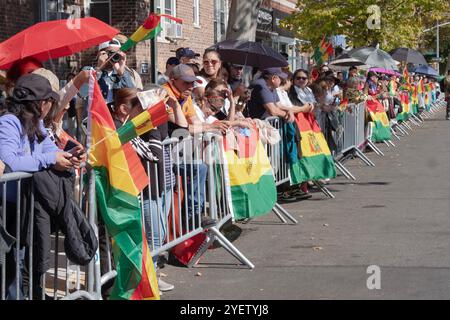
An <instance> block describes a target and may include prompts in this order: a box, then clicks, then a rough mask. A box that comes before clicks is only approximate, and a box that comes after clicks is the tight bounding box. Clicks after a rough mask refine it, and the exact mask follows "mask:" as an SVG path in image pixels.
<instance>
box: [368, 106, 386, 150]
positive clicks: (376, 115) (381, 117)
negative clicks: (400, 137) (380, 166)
mask: <svg viewBox="0 0 450 320" xmlns="http://www.w3.org/2000/svg"><path fill="white" fill-rule="evenodd" d="M366 108H367V111H369V115H370V118H371V119H372V122H371V126H372V141H374V142H382V141H385V140H391V138H392V134H391V126H390V125H389V119H388V117H387V114H386V111H385V110H384V107H383V105H382V104H381V103H380V101H378V100H367V101H366Z"/></svg>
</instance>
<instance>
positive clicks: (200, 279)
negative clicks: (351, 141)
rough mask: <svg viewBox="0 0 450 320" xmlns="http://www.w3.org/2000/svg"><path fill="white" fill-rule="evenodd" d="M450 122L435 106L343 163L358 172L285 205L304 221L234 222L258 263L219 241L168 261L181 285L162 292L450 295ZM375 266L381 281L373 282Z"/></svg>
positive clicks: (182, 295) (242, 246) (186, 295)
mask: <svg viewBox="0 0 450 320" xmlns="http://www.w3.org/2000/svg"><path fill="white" fill-rule="evenodd" d="M449 137H450V122H449V121H445V120H444V112H442V111H441V112H439V113H438V114H437V115H435V116H434V117H433V119H431V120H426V121H425V123H424V124H423V125H422V127H420V128H417V129H415V130H414V132H413V133H412V134H411V135H410V136H408V137H405V138H402V141H394V143H395V144H396V145H397V148H395V149H393V148H389V149H388V148H387V147H386V146H385V145H380V148H381V149H382V150H383V152H384V153H385V155H386V156H385V157H384V158H383V157H380V156H377V155H376V154H374V153H369V154H367V155H368V156H369V158H370V159H371V160H372V161H374V162H375V164H376V167H375V168H371V167H366V166H365V165H364V164H363V163H362V162H361V161H359V160H358V159H354V160H351V161H349V162H348V163H347V164H346V166H347V168H348V169H349V170H350V171H351V172H352V173H353V174H354V175H355V176H356V178H357V181H349V180H345V178H344V177H339V178H338V179H336V180H334V181H332V183H331V185H329V188H330V190H331V191H332V192H333V193H334V194H335V196H336V199H334V200H327V199H326V198H325V196H324V195H323V194H321V193H315V194H314V196H313V198H312V199H311V200H308V201H302V202H298V203H294V204H288V205H283V206H284V207H285V208H286V209H287V210H288V211H289V212H290V213H292V214H293V215H294V216H295V217H296V218H298V220H299V224H298V225H282V224H280V223H279V222H278V220H277V218H276V216H275V215H274V214H270V215H268V216H266V217H263V218H259V219H257V220H256V221H253V222H251V223H249V224H238V226H239V227H240V228H241V229H242V234H241V236H240V237H239V239H238V240H236V241H235V242H234V244H235V245H236V246H237V248H238V249H239V250H241V252H242V253H244V254H245V255H246V257H247V258H248V259H250V260H251V261H252V262H253V263H254V264H255V266H256V268H255V269H254V270H252V271H250V270H248V269H246V268H245V267H243V266H239V265H236V260H235V259H234V258H233V257H232V256H230V255H228V254H227V253H226V251H225V250H223V249H220V248H219V249H215V250H209V251H208V252H207V253H206V255H205V256H204V258H203V259H202V260H201V263H200V265H199V266H198V267H196V268H193V269H185V268H179V267H173V266H166V267H165V268H164V269H162V270H161V272H162V273H164V274H166V275H167V276H168V277H165V278H164V280H165V281H167V282H170V283H173V284H174V285H175V290H173V291H172V292H165V293H164V294H163V296H162V299H168V300H169V299H198V300H202V299H394V298H396V299H448V298H449V297H450V277H448V274H449V271H450V218H449V212H450V197H449V190H450V179H449V176H450V143H449ZM369 265H378V266H379V267H380V268H381V290H368V289H367V286H366V281H367V278H368V277H369V276H370V274H367V273H366V270H367V267H368V266H369Z"/></svg>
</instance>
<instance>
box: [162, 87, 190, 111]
mask: <svg viewBox="0 0 450 320" xmlns="http://www.w3.org/2000/svg"><path fill="white" fill-rule="evenodd" d="M162 86H163V88H164V89H166V90H167V92H168V93H169V95H170V96H172V97H174V98H175V99H177V100H178V102H179V103H180V105H181V110H182V111H183V113H184V116H185V117H186V118H187V119H189V118H191V117H193V116H196V115H197V113H196V112H195V108H194V103H193V102H192V97H191V96H189V97H188V98H187V99H183V98H182V97H181V93H180V92H179V91H178V90H177V89H176V88H175V87H174V86H172V85H171V84H170V82H167V83H165V84H163V85H162ZM169 113H171V114H172V113H173V110H172V109H169Z"/></svg>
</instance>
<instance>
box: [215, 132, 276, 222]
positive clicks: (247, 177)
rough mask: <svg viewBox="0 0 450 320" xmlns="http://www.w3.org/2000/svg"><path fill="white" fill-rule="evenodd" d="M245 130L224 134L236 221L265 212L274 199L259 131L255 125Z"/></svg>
mask: <svg viewBox="0 0 450 320" xmlns="http://www.w3.org/2000/svg"><path fill="white" fill-rule="evenodd" d="M247 133H248V135H244V134H242V133H239V132H237V133H236V135H227V136H225V139H224V143H223V145H224V151H225V159H224V161H225V165H226V166H227V168H228V175H229V180H230V181H229V183H230V187H231V199H232V203H233V211H234V218H235V219H236V220H241V219H245V218H253V217H257V216H261V215H264V214H267V213H269V212H270V211H272V208H273V207H274V206H275V203H276V200H277V191H276V187H275V178H274V176H273V170H272V166H271V164H270V161H269V158H268V157H267V154H266V150H265V148H264V146H263V144H262V143H261V140H260V138H259V131H258V129H257V128H256V127H254V128H252V129H250V130H249V131H248V132H247ZM233 137H236V141H235V140H233V139H234V138H233Z"/></svg>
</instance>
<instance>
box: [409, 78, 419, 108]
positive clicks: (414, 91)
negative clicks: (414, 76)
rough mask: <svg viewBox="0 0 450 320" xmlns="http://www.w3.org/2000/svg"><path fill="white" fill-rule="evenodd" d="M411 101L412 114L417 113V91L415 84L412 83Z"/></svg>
mask: <svg viewBox="0 0 450 320" xmlns="http://www.w3.org/2000/svg"><path fill="white" fill-rule="evenodd" d="M411 89H412V90H411V103H412V111H413V113H414V114H418V113H419V93H418V88H417V84H413V85H412V86H411Z"/></svg>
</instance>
